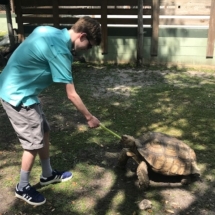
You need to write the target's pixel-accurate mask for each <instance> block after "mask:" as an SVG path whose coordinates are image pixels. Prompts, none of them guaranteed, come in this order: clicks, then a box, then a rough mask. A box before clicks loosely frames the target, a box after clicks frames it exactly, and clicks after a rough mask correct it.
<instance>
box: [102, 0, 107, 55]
mask: <svg viewBox="0 0 215 215" xmlns="http://www.w3.org/2000/svg"><path fill="white" fill-rule="evenodd" d="M101 27H102V44H101V47H102V54H107V53H108V36H107V34H108V32H107V0H102V1H101Z"/></svg>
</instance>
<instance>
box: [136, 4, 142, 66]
mask: <svg viewBox="0 0 215 215" xmlns="http://www.w3.org/2000/svg"><path fill="white" fill-rule="evenodd" d="M137 29H138V30H137V66H142V65H143V37H144V35H143V0H138V28H137Z"/></svg>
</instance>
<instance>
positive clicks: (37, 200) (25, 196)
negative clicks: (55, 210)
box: [15, 184, 46, 206]
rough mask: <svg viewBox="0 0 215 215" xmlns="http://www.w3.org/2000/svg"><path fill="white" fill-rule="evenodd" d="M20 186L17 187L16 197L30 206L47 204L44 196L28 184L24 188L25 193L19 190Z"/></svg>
mask: <svg viewBox="0 0 215 215" xmlns="http://www.w3.org/2000/svg"><path fill="white" fill-rule="evenodd" d="M18 185H19V184H17V185H16V190H15V196H16V197H17V198H19V199H22V200H24V201H26V202H27V203H28V204H30V205H35V206H38V205H42V204H44V203H45V202H46V199H45V198H44V196H43V195H41V194H40V193H39V192H37V191H36V189H35V188H34V187H32V186H31V185H30V184H28V185H27V186H26V187H24V188H23V191H20V190H18Z"/></svg>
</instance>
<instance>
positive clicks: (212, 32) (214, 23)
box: [206, 0, 215, 58]
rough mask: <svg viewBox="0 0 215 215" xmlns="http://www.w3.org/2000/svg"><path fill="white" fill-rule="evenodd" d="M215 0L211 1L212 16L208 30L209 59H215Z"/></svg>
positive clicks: (207, 55) (207, 54)
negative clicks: (214, 56)
mask: <svg viewBox="0 0 215 215" xmlns="http://www.w3.org/2000/svg"><path fill="white" fill-rule="evenodd" d="M214 11H215V0H211V15H210V22H209V29H208V43H207V53H206V57H207V58H213V55H214V41H215V13H214Z"/></svg>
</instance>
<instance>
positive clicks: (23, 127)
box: [1, 100, 50, 150]
mask: <svg viewBox="0 0 215 215" xmlns="http://www.w3.org/2000/svg"><path fill="white" fill-rule="evenodd" d="M1 103H2V106H3V108H4V109H5V111H6V113H7V115H8V118H9V120H10V122H11V124H12V126H13V128H14V130H15V132H16V134H17V137H18V139H19V141H20V143H21V145H22V147H23V149H26V150H35V149H40V148H42V147H43V137H44V133H45V132H48V131H49V130H50V127H49V124H48V122H47V120H46V118H45V115H44V113H43V111H42V108H41V105H40V104H33V105H31V106H28V107H24V106H22V105H19V106H18V107H14V106H12V105H11V104H9V103H7V102H5V101H4V100H1Z"/></svg>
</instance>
